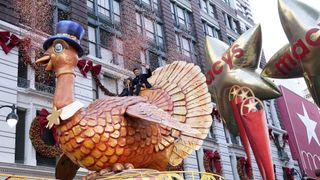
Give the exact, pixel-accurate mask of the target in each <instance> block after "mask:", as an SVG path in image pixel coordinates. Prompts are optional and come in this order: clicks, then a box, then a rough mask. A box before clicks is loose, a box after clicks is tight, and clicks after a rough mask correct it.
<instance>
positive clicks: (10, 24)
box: [0, 0, 296, 179]
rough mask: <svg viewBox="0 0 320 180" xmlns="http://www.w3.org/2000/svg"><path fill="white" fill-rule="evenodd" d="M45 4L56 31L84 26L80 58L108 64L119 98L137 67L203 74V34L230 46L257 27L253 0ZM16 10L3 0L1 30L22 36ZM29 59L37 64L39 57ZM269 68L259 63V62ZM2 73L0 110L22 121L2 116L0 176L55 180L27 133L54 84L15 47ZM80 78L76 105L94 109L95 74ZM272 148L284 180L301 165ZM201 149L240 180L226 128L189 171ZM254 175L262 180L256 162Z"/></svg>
mask: <svg viewBox="0 0 320 180" xmlns="http://www.w3.org/2000/svg"><path fill="white" fill-rule="evenodd" d="M42 1H46V0H42ZM32 2H35V0H32ZM48 3H51V4H50V5H51V8H52V16H49V17H48V18H52V21H51V22H52V23H51V26H52V27H54V26H55V24H56V23H57V22H58V21H59V20H63V19H72V20H75V21H77V22H79V23H80V24H82V25H83V27H84V28H85V30H86V35H85V37H84V39H83V41H82V42H81V44H82V45H83V47H84V48H85V52H86V55H85V56H84V57H83V58H85V59H90V60H92V61H93V63H94V64H101V65H102V66H103V68H102V73H101V77H100V79H101V81H102V84H103V85H105V86H106V87H107V88H108V89H109V90H110V91H111V92H113V93H116V94H119V93H120V92H121V90H122V87H123V85H122V82H123V80H124V79H125V78H127V77H129V76H133V74H132V72H131V70H132V68H133V67H137V66H140V65H141V64H142V63H147V64H150V66H151V68H152V69H154V68H156V67H159V66H162V65H165V64H167V63H171V62H172V61H173V60H185V61H188V62H193V63H195V64H198V65H199V66H200V67H201V68H202V69H203V68H204V65H205V64H204V59H205V57H206V55H205V51H204V49H205V48H204V46H205V44H204V40H205V36H212V37H216V38H219V39H220V40H222V41H224V42H226V43H228V44H231V43H232V42H233V41H235V39H237V37H238V36H239V35H240V34H242V33H243V32H245V31H246V30H247V29H249V28H250V27H251V26H253V25H254V22H253V20H252V14H251V10H250V5H249V2H248V0H77V1H76V0H51V1H49V0H48ZM15 8H16V7H15V3H14V1H9V0H0V31H10V32H12V33H14V34H16V35H18V36H19V37H21V38H23V37H24V36H25V33H26V30H25V29H26V28H25V27H26V26H28V25H26V24H25V25H24V24H22V23H21V22H20V21H19V18H18V17H19V13H17V12H16V11H15ZM30 11H32V10H30ZM20 15H21V14H20ZM53 33H54V30H53V28H52V31H51V34H53ZM43 38H45V37H43ZM140 42H145V43H140ZM31 54H33V56H32V58H33V59H34V58H35V55H34V53H31ZM262 59H264V58H262ZM264 63H265V60H262V63H261V64H262V65H263V64H264ZM0 70H1V72H0V81H1V82H3V83H1V84H0V97H1V98H0V105H6V104H16V105H17V106H18V107H19V109H18V114H19V117H20V120H19V123H18V124H17V127H16V129H10V128H8V125H7V124H6V122H5V115H6V114H7V113H8V111H6V110H1V112H0V113H1V116H0V119H1V121H0V144H1V145H0V157H1V158H0V173H1V172H4V173H10V174H11V173H13V174H23V175H36V176H45V177H52V176H53V173H54V170H53V168H52V167H53V166H54V164H55V162H56V159H54V158H53V159H47V158H44V157H41V156H40V155H39V154H38V153H36V152H35V150H34V148H33V147H32V146H31V142H30V140H29V137H28V134H29V133H28V132H29V128H30V124H31V122H32V120H33V118H34V117H35V116H36V114H37V112H38V111H39V110H40V109H41V108H46V109H51V105H52V102H51V101H52V93H53V92H54V83H51V84H50V83H49V84H48V83H47V82H39V81H37V79H38V78H37V74H36V73H35V72H34V70H33V69H32V68H31V67H29V66H27V65H25V64H24V63H22V62H21V57H19V49H18V48H17V47H16V48H14V49H13V50H12V51H11V52H10V53H9V54H7V55H6V54H4V53H3V51H2V50H0ZM76 73H77V78H76V89H75V97H76V99H78V100H80V101H82V102H83V103H85V104H89V103H90V102H91V101H92V100H93V99H97V98H99V97H102V96H104V93H103V92H102V91H101V90H100V89H99V87H98V86H97V84H96V83H95V81H94V80H93V78H92V76H91V74H89V73H88V77H87V78H85V77H83V76H82V75H81V74H80V72H79V71H78V70H77V72H76ZM267 103H269V104H267V105H268V106H267V113H268V114H267V118H268V120H269V122H270V123H269V126H270V128H272V129H273V130H274V132H276V133H277V134H279V136H280V135H281V134H283V133H285V131H284V130H283V129H282V128H281V126H280V123H279V120H277V119H276V118H275V117H276V116H275V115H274V106H273V104H272V101H271V102H267ZM269 114H270V115H269ZM272 114H273V115H272ZM271 122H272V123H271ZM274 122H276V123H274ZM280 141H281V140H280ZM271 147H272V148H271V149H272V154H273V158H274V162H275V167H276V174H277V177H278V179H283V170H282V168H283V167H287V166H289V167H296V166H295V164H296V162H295V161H293V160H292V158H291V155H290V150H289V147H288V146H287V147H286V149H285V152H287V154H286V157H288V158H284V157H282V154H281V153H282V152H281V153H280V152H278V150H277V149H276V148H275V145H274V144H273V143H272V144H271ZM204 149H209V150H217V151H218V152H219V153H220V155H221V162H222V175H223V176H224V177H226V179H239V177H238V175H237V174H238V173H237V159H238V158H239V157H242V156H245V153H244V149H243V147H242V145H241V143H240V141H239V137H231V136H230V134H229V133H228V131H227V130H226V129H225V128H224V127H223V125H222V123H220V122H218V121H217V120H214V123H213V125H212V128H211V130H210V134H209V136H208V138H207V140H206V141H205V143H204V146H203V148H202V149H200V150H199V151H196V152H194V154H193V155H192V156H190V158H188V159H186V160H185V161H184V169H185V170H195V171H204V165H203V156H204V153H203V151H204ZM212 168H213V167H212ZM253 172H254V176H255V178H256V179H259V171H258V168H257V165H256V164H255V163H254V167H253ZM186 178H187V177H186Z"/></svg>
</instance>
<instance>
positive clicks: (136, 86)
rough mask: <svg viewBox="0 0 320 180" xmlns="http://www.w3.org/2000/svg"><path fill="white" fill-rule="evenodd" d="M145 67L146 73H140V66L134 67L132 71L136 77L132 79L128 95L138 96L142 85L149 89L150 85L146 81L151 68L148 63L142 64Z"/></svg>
mask: <svg viewBox="0 0 320 180" xmlns="http://www.w3.org/2000/svg"><path fill="white" fill-rule="evenodd" d="M142 65H143V66H144V67H145V68H146V69H147V73H146V74H141V69H140V68H134V69H133V73H134V74H135V75H136V77H135V78H134V79H133V80H132V85H131V88H130V92H129V95H136V96H138V95H139V93H140V90H141V88H142V87H144V88H148V89H150V88H151V87H152V86H151V84H150V83H149V82H148V78H149V77H150V76H151V74H152V73H151V70H150V67H149V65H145V64H142Z"/></svg>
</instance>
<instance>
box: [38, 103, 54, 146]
mask: <svg viewBox="0 0 320 180" xmlns="http://www.w3.org/2000/svg"><path fill="white" fill-rule="evenodd" d="M48 115H49V112H48V111H47V110H46V109H41V111H40V113H39V116H38V119H39V122H40V132H41V134H40V135H41V136H42V135H43V133H44V130H45V129H46V126H47V124H48V120H47V116H48ZM52 133H53V138H54V140H55V144H57V145H58V144H59V138H58V132H57V128H56V127H52Z"/></svg>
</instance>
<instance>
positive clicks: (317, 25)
mask: <svg viewBox="0 0 320 180" xmlns="http://www.w3.org/2000/svg"><path fill="white" fill-rule="evenodd" d="M278 9H279V16H280V21H281V24H282V27H283V30H284V32H285V33H286V35H287V38H288V40H289V44H287V45H285V46H284V47H283V48H281V49H280V50H279V51H278V52H277V53H276V54H274V55H273V56H272V57H271V59H270V60H269V62H268V63H267V65H266V66H265V68H264V69H263V71H262V73H261V75H262V76H265V77H272V78H297V77H304V79H305V81H306V84H307V86H308V89H309V91H310V94H311V95H312V97H313V99H314V101H315V102H316V104H317V105H318V106H319V107H320V11H319V10H316V9H315V8H313V7H311V6H309V5H307V4H305V3H303V2H302V1H298V0H279V1H278Z"/></svg>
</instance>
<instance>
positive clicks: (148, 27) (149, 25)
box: [144, 17, 154, 40]
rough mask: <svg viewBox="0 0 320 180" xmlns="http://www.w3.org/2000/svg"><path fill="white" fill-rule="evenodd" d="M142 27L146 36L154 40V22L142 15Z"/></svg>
mask: <svg viewBox="0 0 320 180" xmlns="http://www.w3.org/2000/svg"><path fill="white" fill-rule="evenodd" d="M144 28H145V32H146V36H147V37H148V38H149V39H151V40H154V24H153V22H152V20H150V19H148V18H146V17H144Z"/></svg>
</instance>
